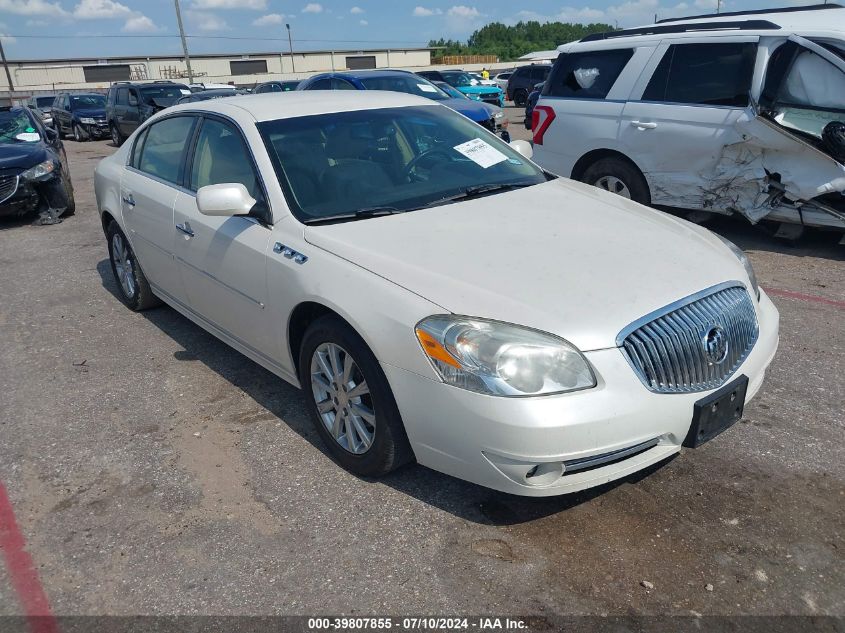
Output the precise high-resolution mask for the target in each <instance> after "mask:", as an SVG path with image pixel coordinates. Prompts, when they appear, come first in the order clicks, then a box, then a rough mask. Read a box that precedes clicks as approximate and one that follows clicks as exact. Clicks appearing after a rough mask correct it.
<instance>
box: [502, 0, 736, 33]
mask: <svg viewBox="0 0 845 633" xmlns="http://www.w3.org/2000/svg"><path fill="white" fill-rule="evenodd" d="M694 4H695V6H696V7H697V8H698V10H699V11H700V10H702V9H709V8H715V6H716V0H694ZM722 6H724V2H723V3H722ZM691 11H693V12H694V10H692V9H691V5H690V4H689V3H688V2H685V1H683V0H682V1H681V2H678V3H677V4H673V5H664V4H662V3H661V2H660V0H626V1H625V2H622V3H620V4H615V5H610V6H608V7H607V8H606V9H595V8H593V7H590V6H583V7H572V6H567V7H563V8H561V9H560V11H558V12H557V13H554V14H552V15H543V14H540V13H536V12H534V11H520V12H519V13H517V14H516V16H515V19H514V20H513V21H518V20H537V21H538V22H574V23H581V24H588V23H591V22H592V23H595V22H605V23H608V24H612V25H614V26H619V27H622V28H625V27H632V26H640V25H644V24H651V23H652V22H654V16H655V14H656V15H657V19H658V20H660V19H663V18H674V17H682V16H684V15H689V14H690V12H691Z"/></svg>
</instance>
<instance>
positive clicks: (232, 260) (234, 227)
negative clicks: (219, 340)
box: [174, 116, 281, 358]
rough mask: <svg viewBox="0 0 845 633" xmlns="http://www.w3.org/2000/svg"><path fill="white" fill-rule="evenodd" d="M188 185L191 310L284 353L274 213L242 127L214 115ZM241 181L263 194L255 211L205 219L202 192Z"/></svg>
mask: <svg viewBox="0 0 845 633" xmlns="http://www.w3.org/2000/svg"><path fill="white" fill-rule="evenodd" d="M194 146H195V148H194V150H193V151H192V157H191V160H190V161H189V169H188V173H187V175H186V185H187V187H186V189H185V190H183V191H181V192H180V193H179V194H178V196H177V198H176V206H175V216H174V222H175V225H176V227H177V230H178V231H179V234H178V236H177V246H176V257H177V261H178V264H179V274H180V276H181V277H182V280H183V282H184V286H185V289H186V291H187V298H188V305H189V306H190V307H191V309H192V310H193V311H194V312H196V313H197V314H199V315H200V316H202V317H203V318H204V319H205V320H206V321H208V322H210V323H211V324H212V325H213V326H215V327H216V328H218V329H220V330H223V331H224V332H225V333H227V334H229V335H230V336H233V337H234V338H236V339H238V340H239V341H240V342H241V343H244V344H246V345H247V346H248V347H250V348H252V350H253V351H255V352H257V353H258V354H260V355H262V356H268V357H271V358H278V357H279V354H280V350H281V348H280V342H279V340H278V337H276V336H274V335H273V333H276V332H278V328H271V327H270V326H269V323H268V319H269V317H268V311H267V310H266V304H267V269H266V268H267V253H268V252H269V249H270V235H271V229H270V227H269V224H268V222H267V220H268V218H269V217H270V213H269V208H268V206H267V202H266V200H267V196H266V194H265V190H264V185H263V183H262V182H261V179H260V178H259V175H258V170H257V169H256V167H255V161H254V160H253V157H252V154H251V152H250V151H249V149H248V146H247V143H246V141H245V140H244V138H243V135H242V133H241V131H240V129H239V128H238V127H237V126H236V125H235V124H233V123H232V122H231V121H228V120H225V119H222V118H217V117H212V116H207V117H205V118H204V119H203V122H202V125H201V127H200V129H199V132H198V133H197V136H196V142H195V143H194ZM223 183H240V184H242V185H244V186H245V187H246V188H247V190H248V191H249V192H250V195H251V196H252V197H253V198H255V199H256V201H257V202H256V205H255V206H254V207H253V210H252V211H251V213H250V215H247V216H232V217H211V216H205V215H203V214H201V213H200V212H199V209H198V208H197V198H196V192H197V190H199V189H200V188H201V187H204V186H206V185H216V184H223Z"/></svg>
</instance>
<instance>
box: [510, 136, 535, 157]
mask: <svg viewBox="0 0 845 633" xmlns="http://www.w3.org/2000/svg"><path fill="white" fill-rule="evenodd" d="M509 145H510V146H511V147H513V148H514V149H515V150H516V151H517V152H519V153H520V154H522V155H523V156H525V158H527V159H528V160H531V157H532V156H534V148H533V147H532V145H531V143H529V142H528V141H523V140H519V139H518V140H516V141H511V142H510V143H509Z"/></svg>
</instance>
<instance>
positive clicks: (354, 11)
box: [349, 7, 364, 15]
mask: <svg viewBox="0 0 845 633" xmlns="http://www.w3.org/2000/svg"><path fill="white" fill-rule="evenodd" d="M363 12H364V9H362V8H361V7H352V8H351V9H349V13H352V14H354V15H358V14H359V13H363Z"/></svg>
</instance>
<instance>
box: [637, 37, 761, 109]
mask: <svg viewBox="0 0 845 633" xmlns="http://www.w3.org/2000/svg"><path fill="white" fill-rule="evenodd" d="M756 57H757V45H756V44H755V43H754V42H735V43H725V44H673V45H672V46H670V47H669V49H668V50H667V51H666V53H665V55H664V56H663V59H661V60H660V64H659V65H658V66H657V69H656V70H655V71H654V75H653V76H652V78H651V81H649V83H648V86H646V89H645V92H643V96H642V100H643V101H664V102H667V103H691V104H699V105H722V106H736V107H745V106H747V105H748V91H749V90H750V89H751V78H752V76H753V74H754V61H755V59H756Z"/></svg>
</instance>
